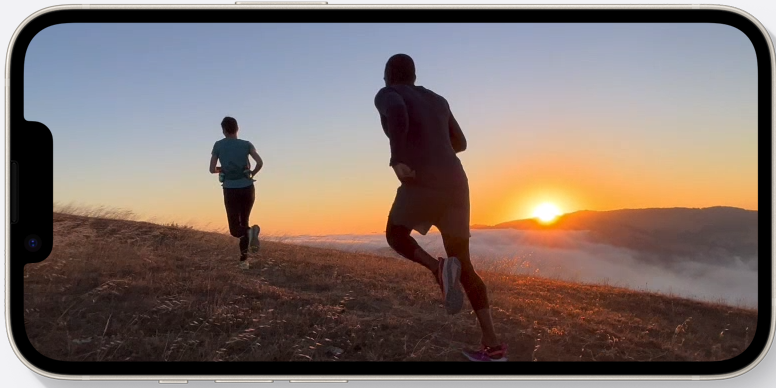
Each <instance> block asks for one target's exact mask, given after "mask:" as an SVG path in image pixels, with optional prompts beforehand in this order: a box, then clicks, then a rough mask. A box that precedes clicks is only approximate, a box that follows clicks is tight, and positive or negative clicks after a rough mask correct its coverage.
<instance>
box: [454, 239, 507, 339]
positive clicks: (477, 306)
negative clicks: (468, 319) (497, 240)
mask: <svg viewBox="0 0 776 388" xmlns="http://www.w3.org/2000/svg"><path fill="white" fill-rule="evenodd" d="M442 241H443V243H444V245H445V251H446V252H447V256H448V257H455V258H457V259H458V261H459V262H460V263H461V285H462V286H463V289H464V291H465V292H466V296H467V297H468V298H469V303H471V305H472V309H473V310H474V313H475V314H476V315H477V320H478V321H479V322H480V328H481V329H482V343H483V344H484V345H485V346H489V347H495V346H499V345H500V342H499V341H498V337H497V336H496V331H495V329H494V328H493V319H492V318H491V315H490V306H489V304H488V289H487V287H485V283H484V282H483V281H482V278H480V275H478V274H477V272H475V271H474V266H473V265H472V261H471V258H470V256H469V239H468V238H462V237H453V236H451V235H446V234H442Z"/></svg>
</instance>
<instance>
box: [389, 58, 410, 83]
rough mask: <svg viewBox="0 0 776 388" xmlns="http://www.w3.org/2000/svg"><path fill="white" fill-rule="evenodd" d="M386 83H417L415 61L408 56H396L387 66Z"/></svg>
mask: <svg viewBox="0 0 776 388" xmlns="http://www.w3.org/2000/svg"><path fill="white" fill-rule="evenodd" d="M385 78H386V81H389V80H390V81H391V82H415V61H413V60H412V58H411V57H410V56H409V55H407V54H396V55H394V56H392V57H390V58H389V59H388V62H387V63H386V64H385Z"/></svg>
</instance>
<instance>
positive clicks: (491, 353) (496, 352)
mask: <svg viewBox="0 0 776 388" xmlns="http://www.w3.org/2000/svg"><path fill="white" fill-rule="evenodd" d="M463 355H464V356H466V358H468V359H469V361H474V362H505V361H507V345H506V344H501V345H499V346H496V347H488V346H485V345H482V347H481V348H480V349H479V350H464V351H463Z"/></svg>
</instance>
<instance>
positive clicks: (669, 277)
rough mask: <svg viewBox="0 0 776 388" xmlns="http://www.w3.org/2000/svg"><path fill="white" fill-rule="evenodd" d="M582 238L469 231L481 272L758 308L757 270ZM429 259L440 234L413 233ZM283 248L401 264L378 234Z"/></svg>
mask: <svg viewBox="0 0 776 388" xmlns="http://www.w3.org/2000/svg"><path fill="white" fill-rule="evenodd" d="M586 233H587V232H579V231H521V230H472V238H471V245H470V250H471V256H472V262H473V263H474V266H475V268H476V269H478V270H491V271H499V272H503V273H511V274H526V275H532V276H541V277H547V278H554V279H562V280H568V281H573V282H582V283H596V284H608V285H612V286H618V287H626V288H631V289H635V290H646V291H653V292H660V293H664V294H673V295H678V296H683V297H687V298H692V299H697V300H705V301H713V302H722V303H726V304H730V305H736V306H741V307H751V308H755V307H756V306H757V270H756V269H753V268H751V266H748V265H746V264H745V262H746V260H742V258H739V257H731V258H730V260H729V261H728V262H726V265H724V266H721V265H718V264H717V265H715V264H709V263H704V262H703V260H702V258H697V257H695V258H693V257H688V258H680V259H673V260H672V261H671V262H670V263H666V262H661V261H660V260H654V258H650V257H649V255H651V254H650V253H647V252H639V251H635V250H631V249H626V248H621V247H614V246H611V245H605V244H597V243H593V242H590V241H589V240H588V239H587V238H586ZM413 237H415V239H416V240H417V241H418V243H419V244H420V245H421V246H422V247H423V248H424V249H426V250H427V251H428V252H429V253H431V254H432V255H434V256H445V253H444V247H443V246H442V239H441V237H440V236H439V233H435V232H429V233H428V235H426V236H421V235H418V234H417V233H413ZM280 240H281V241H282V242H285V243H291V244H299V245H307V246H314V247H322V248H331V249H337V250H343V251H350V252H361V253H370V254H377V255H383V256H393V257H397V259H399V258H398V256H397V255H396V254H395V253H394V252H393V251H392V250H391V249H390V248H389V247H388V244H387V243H386V241H385V236H384V235H382V234H364V235H329V236H286V237H283V238H282V239H280Z"/></svg>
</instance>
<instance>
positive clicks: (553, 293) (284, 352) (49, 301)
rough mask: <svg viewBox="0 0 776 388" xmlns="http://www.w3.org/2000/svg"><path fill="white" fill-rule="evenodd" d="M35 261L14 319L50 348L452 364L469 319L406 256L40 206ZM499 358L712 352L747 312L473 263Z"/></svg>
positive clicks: (91, 355)
mask: <svg viewBox="0 0 776 388" xmlns="http://www.w3.org/2000/svg"><path fill="white" fill-rule="evenodd" d="M54 235H55V239H56V241H55V248H54V251H53V253H52V255H51V257H50V258H48V259H47V260H45V261H43V262H41V263H38V264H31V265H27V266H26V267H25V284H24V290H25V295H24V298H25V300H24V303H25V327H26V329H27V333H28V335H29V338H30V340H31V341H32V343H33V345H34V346H35V347H36V348H37V349H38V350H39V351H40V352H41V353H43V354H44V355H46V356H48V357H51V358H54V359H60V360H88V361H94V360H113V361H120V360H132V361H160V360H168V361H174V360H175V361H179V360H182V361H233V360H240V361H261V360H281V361H285V360H297V361H307V360H316V361H317V360H368V361H416V360H446V361H463V360H464V358H463V357H462V356H461V354H460V348H461V347H463V346H468V345H474V344H476V343H477V342H478V340H479V330H478V328H477V323H476V320H475V317H474V315H473V314H471V313H470V312H469V306H468V302H467V305H466V306H465V307H464V312H463V313H461V314H459V315H456V316H448V315H446V314H445V312H444V309H443V307H442V305H441V300H440V293H439V289H438V287H437V286H436V284H435V283H434V281H433V279H432V276H431V275H430V274H429V273H428V272H427V271H426V270H425V269H423V268H421V267H420V266H418V265H416V264H414V263H411V262H408V261H406V260H397V259H394V258H388V257H377V256H369V255H362V254H354V253H344V252H339V251H333V250H324V249H316V248H307V247H300V246H294V245H288V244H282V243H273V242H265V243H263V245H262V251H261V253H260V254H259V257H257V258H255V259H253V261H252V264H253V268H251V269H250V270H247V271H241V270H239V269H238V268H237V258H236V257H237V251H236V250H237V249H236V239H234V238H232V237H230V236H226V235H221V234H214V233H205V232H199V231H195V230H190V229H185V228H180V227H174V226H159V225H155V224H150V223H142V222H133V221H121V220H109V219H100V218H88V217H83V216H74V215H64V214H55V216H54ZM481 275H482V277H483V279H484V280H485V282H486V284H487V285H488V287H489V291H490V296H491V302H492V305H493V307H494V311H493V315H494V320H495V322H496V328H497V331H498V332H499V333H500V334H501V335H502V336H503V338H504V340H505V341H506V342H507V343H508V344H509V346H510V361H532V360H533V361H568V360H580V361H589V360H599V361H609V360H621V361H628V360H638V361H648V360H656V361H658V360H659V361H666V360H721V359H727V358H730V357H733V356H735V355H737V354H739V353H740V352H741V351H743V350H744V349H745V348H746V347H747V346H748V345H749V343H750V341H751V339H752V336H753V334H754V332H755V329H756V321H757V312H756V311H752V310H743V309H738V308H732V307H728V306H722V305H714V304H709V303H701V302H696V301H690V300H685V299H679V298H674V297H670V296H664V295H655V294H648V293H641V292H636V291H630V290H625V289H619V288H612V287H608V286H596V285H580V284H573V283H565V282H561V281H555V280H547V279H541V278H532V277H526V276H505V275H501V274H498V273H488V272H483V273H481Z"/></svg>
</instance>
